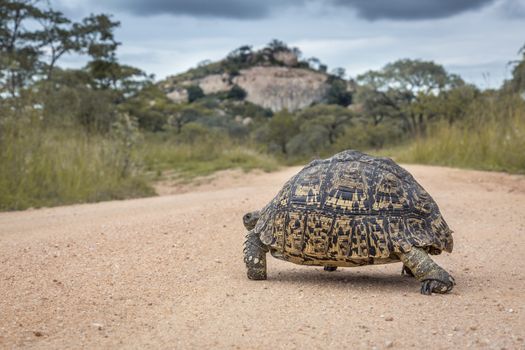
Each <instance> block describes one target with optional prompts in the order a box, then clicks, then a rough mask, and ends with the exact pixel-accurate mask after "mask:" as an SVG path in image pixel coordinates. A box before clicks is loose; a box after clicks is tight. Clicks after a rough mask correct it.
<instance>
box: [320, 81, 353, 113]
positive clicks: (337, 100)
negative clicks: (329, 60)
mask: <svg viewBox="0 0 525 350" xmlns="http://www.w3.org/2000/svg"><path fill="white" fill-rule="evenodd" d="M326 103H328V104H337V105H341V106H344V107H346V106H348V105H350V104H351V103H352V93H351V92H350V91H348V87H347V83H346V81H345V80H342V79H334V80H333V81H332V83H331V84H330V88H329V89H328V92H327V94H326Z"/></svg>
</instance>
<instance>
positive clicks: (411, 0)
mask: <svg viewBox="0 0 525 350" xmlns="http://www.w3.org/2000/svg"><path fill="white" fill-rule="evenodd" d="M494 1H495V0H149V1H145V0H109V1H107V0H105V1H104V2H103V3H102V0H98V2H99V3H100V4H101V5H102V4H104V5H105V6H109V7H111V8H114V9H118V10H125V11H128V12H131V13H133V14H135V15H138V16H149V15H161V14H170V15H188V16H193V17H216V18H234V19H260V18H266V17H269V16H270V15H271V14H272V12H277V11H278V10H279V9H282V8H286V7H292V6H297V7H300V6H302V5H304V4H306V3H318V4H320V5H321V6H325V5H331V6H333V7H335V8H336V9H337V8H348V9H351V10H355V11H356V12H357V14H358V16H360V17H362V18H364V19H367V20H376V19H392V20H417V19H434V18H446V17H450V16H453V15H456V14H459V13H462V12H465V11H469V10H476V9H479V8H481V7H483V6H486V5H488V4H490V3H493V2H494ZM502 1H510V2H512V1H515V2H516V3H517V1H520V0H502Z"/></svg>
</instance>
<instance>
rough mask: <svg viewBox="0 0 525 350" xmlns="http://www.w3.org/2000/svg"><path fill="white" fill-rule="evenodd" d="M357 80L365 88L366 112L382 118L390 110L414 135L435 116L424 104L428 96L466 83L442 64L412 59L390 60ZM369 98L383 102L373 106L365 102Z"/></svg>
mask: <svg viewBox="0 0 525 350" xmlns="http://www.w3.org/2000/svg"><path fill="white" fill-rule="evenodd" d="M357 79H358V81H359V82H360V83H361V84H362V86H363V87H364V89H365V90H364V92H362V93H361V94H358V96H359V97H360V99H359V102H360V103H361V105H362V106H363V107H364V113H365V115H367V116H373V117H374V118H379V119H381V118H384V117H380V115H381V114H382V113H385V112H388V111H391V112H393V113H392V114H390V115H389V116H390V117H392V118H400V119H401V120H402V125H403V128H404V129H405V130H406V131H408V132H410V133H412V134H422V133H424V132H425V130H426V125H427V122H428V121H429V120H430V119H431V118H432V117H434V116H435V114H433V113H428V108H427V106H426V104H425V103H426V102H427V101H428V97H429V96H431V95H439V94H440V93H443V92H444V91H447V90H450V89H452V88H454V87H457V86H460V85H463V84H464V82H463V80H461V78H460V77H459V76H457V75H454V74H449V73H447V72H446V70H445V69H444V68H443V66H441V65H438V64H436V63H434V62H431V61H421V60H409V59H403V60H399V61H396V62H394V63H389V64H387V65H386V66H385V67H384V68H383V69H382V70H380V71H369V72H367V73H365V74H363V75H361V76H359V77H358V78H357ZM370 97H371V98H373V99H375V101H376V102H381V103H383V104H384V105H383V106H381V108H378V107H374V104H373V103H371V102H370V101H368V102H367V101H366V98H370ZM370 107H373V108H370ZM383 107H384V108H383ZM378 112H379V113H378ZM376 120H377V119H376Z"/></svg>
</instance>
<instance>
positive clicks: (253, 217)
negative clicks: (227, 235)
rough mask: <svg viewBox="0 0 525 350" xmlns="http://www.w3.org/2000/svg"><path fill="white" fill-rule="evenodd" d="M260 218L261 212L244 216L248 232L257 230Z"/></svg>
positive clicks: (257, 211)
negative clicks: (256, 226)
mask: <svg viewBox="0 0 525 350" xmlns="http://www.w3.org/2000/svg"><path fill="white" fill-rule="evenodd" d="M260 217H261V212H260V211H259V210H256V211H252V212H250V213H246V214H244V216H243V217H242V222H243V224H244V227H246V229H247V230H248V231H250V230H253V229H254V228H255V225H257V221H259V218H260Z"/></svg>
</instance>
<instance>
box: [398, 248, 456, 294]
mask: <svg viewBox="0 0 525 350" xmlns="http://www.w3.org/2000/svg"><path fill="white" fill-rule="evenodd" d="M399 258H400V259H401V261H402V262H403V264H405V266H406V267H408V268H409V269H410V271H412V273H413V274H414V277H415V278H416V279H417V280H418V281H420V282H421V294H426V295H430V294H432V293H442V294H444V293H448V292H450V291H451V290H452V288H453V287H454V285H455V284H456V282H455V281H454V278H452V276H450V274H449V273H448V272H447V271H445V270H444V269H443V268H442V267H440V266H439V265H438V264H436V263H435V262H434V261H433V260H432V259H431V258H430V256H428V254H427V252H425V251H424V250H423V249H421V248H416V247H413V248H412V249H411V250H410V251H409V252H408V253H404V254H399Z"/></svg>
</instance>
